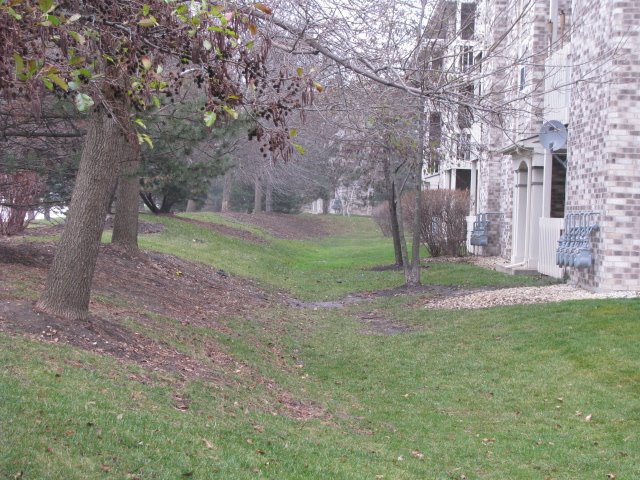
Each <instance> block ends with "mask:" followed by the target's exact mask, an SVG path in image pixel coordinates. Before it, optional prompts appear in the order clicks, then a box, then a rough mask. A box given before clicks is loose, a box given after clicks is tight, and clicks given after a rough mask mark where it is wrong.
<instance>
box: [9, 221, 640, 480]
mask: <svg viewBox="0 0 640 480" xmlns="http://www.w3.org/2000/svg"><path fill="white" fill-rule="evenodd" d="M160 221H162V222H163V223H165V224H166V226H167V230H166V231H165V232H164V233H162V234H156V235H149V236H143V237H142V239H141V244H142V246H143V248H149V249H150V248H154V249H161V250H164V251H172V252H174V253H177V254H180V255H182V256H185V257H187V258H192V259H195V260H199V261H203V262H206V263H210V264H212V265H215V266H216V267H218V268H223V269H225V270H227V271H229V272H232V273H234V274H237V275H244V276H248V277H251V278H255V279H257V280H258V281H259V282H260V283H261V284H263V285H265V286H268V287H269V288H277V289H285V290H288V291H289V292H291V293H293V294H295V295H299V296H301V297H304V298H324V297H327V296H329V297H331V298H335V297H336V296H341V295H344V294H346V293H349V292H351V291H365V290H373V289H377V288H385V287H388V286H394V285H397V284H399V283H401V279H400V276H399V274H398V273H396V272H370V271H368V268H369V267H371V266H374V265H382V264H388V263H391V261H392V252H391V251H390V245H389V241H388V240H385V239H381V238H380V237H379V236H378V234H377V232H376V231H375V229H373V228H371V227H370V226H369V225H368V224H367V223H366V221H365V220H364V219H354V220H353V221H354V222H355V224H356V225H357V227H358V228H356V229H355V230H352V231H351V232H350V233H349V235H344V236H338V237H332V238H329V239H324V240H320V241H307V242H296V241H284V240H276V239H273V238H271V237H269V236H267V235H266V234H265V238H268V239H269V242H270V243H269V244H268V245H266V246H265V245H253V244H247V243H245V242H241V241H239V240H238V241H235V240H229V239H225V237H222V236H220V235H217V234H215V233H214V232H211V231H209V230H205V229H202V228H200V227H198V226H195V225H188V224H184V223H178V221H176V220H174V219H169V218H163V219H160ZM341 221H343V220H341ZM358 222H362V223H358ZM193 239H198V240H200V241H204V242H205V243H204V244H203V243H200V242H193ZM245 257H246V258H245ZM316 270H317V271H316ZM270 272H273V275H270ZM425 278H426V280H427V281H428V282H431V283H443V284H450V285H470V286H480V285H500V284H502V285H511V284H513V282H522V281H523V279H521V278H517V279H514V278H513V277H506V276H503V275H500V274H496V273H494V272H489V273H487V272H484V271H482V270H481V269H478V268H475V267H472V266H469V265H457V266H451V265H437V266H436V265H432V266H431V267H430V268H429V269H427V270H426V271H425ZM338 279H342V280H343V283H337V281H336V280H338ZM316 280H320V281H319V282H317V281H316ZM524 281H526V282H529V283H531V282H533V283H535V282H536V280H524ZM310 283H311V284H310ZM416 299H417V297H415V296H413V297H412V296H408V297H391V298H379V299H377V300H375V301H374V302H370V303H361V304H357V305H353V306H351V307H349V308H346V309H342V310H323V309H317V310H313V309H295V308H288V307H285V306H274V307H273V308H271V309H267V310H265V311H260V312H257V313H256V316H255V318H250V319H246V318H244V319H241V318H230V319H226V321H225V327H227V329H228V330H225V331H224V332H223V331H217V330H215V331H214V330H209V329H205V328H203V327H193V326H190V325H182V324H180V323H179V322H175V321H173V320H170V319H166V318H162V317H159V316H152V315H150V316H149V321H147V322H145V324H144V325H142V324H136V320H135V319H131V318H129V319H125V320H124V322H125V323H126V324H127V325H130V326H131V327H132V328H137V329H138V330H139V331H141V332H142V333H144V334H145V335H148V336H153V337H159V338H160V337H162V336H163V335H164V336H165V337H166V336H167V333H166V332H167V331H168V329H169V328H171V331H172V332H173V333H172V335H171V337H170V339H168V340H170V343H171V345H172V346H173V347H174V348H176V349H177V350H179V351H181V352H192V354H193V355H194V356H195V357H197V356H198V355H199V352H200V351H201V350H202V342H203V340H204V339H205V338H210V339H213V340H215V341H216V342H218V344H219V345H220V348H222V349H223V350H224V351H225V352H227V353H228V354H230V355H233V356H234V358H236V359H237V360H238V361H240V362H242V363H243V364H244V365H246V366H248V367H249V368H251V369H252V371H254V372H255V376H256V377H260V378H268V379H271V381H272V383H273V384H274V385H277V389H279V391H286V392H289V393H290V395H291V396H292V397H293V398H295V399H298V400H299V401H301V402H304V404H306V405H315V406H317V408H318V410H319V412H320V414H319V415H318V416H317V417H316V418H311V419H307V420H300V419H295V418H291V417H287V416H285V415H282V414H278V415H274V414H273V413H274V412H275V411H277V408H276V407H277V406H278V395H277V394H274V391H273V390H272V389H271V388H270V387H268V386H267V384H265V383H260V382H255V381H253V380H252V378H249V377H246V376H245V377H243V376H242V374H240V373H238V374H237V378H236V377H234V378H233V380H234V381H233V382H227V383H224V384H222V383H221V384H208V383H205V382H202V381H184V380H182V379H180V378H179V377H177V376H172V375H169V374H166V373H157V372H156V373H154V372H144V370H142V369H141V367H139V366H136V365H134V364H131V363H127V362H120V361H116V360H114V359H112V358H110V357H106V356H100V355H96V354H90V353H86V352H83V351H80V350H77V349H74V348H71V347H68V346H64V345H57V344H44V343H40V342H37V341H33V340H30V339H27V338H22V337H14V336H10V335H7V334H4V333H0V359H1V360H0V478H33V479H59V478H65V479H85V478H105V479H107V478H108V479H111V478H118V479H120V478H122V479H133V478H138V479H177V478H199V479H218V478H219V479H256V478H270V479H326V478H335V479H464V478H466V479H582V478H594V479H598V478H602V479H607V478H613V477H607V476H608V475H615V478H617V479H635V478H640V453H639V452H640V328H639V326H640V325H639V322H640V320H638V319H640V301H638V300H606V301H605V300H601V301H584V302H563V303H557V304H549V305H534V306H531V305H529V306H514V307H499V308H492V309H485V310H473V311H443V310H428V309H424V308H420V307H419V302H416ZM370 312H375V314H376V315H377V316H378V317H380V318H383V319H385V321H386V322H388V323H390V324H393V325H396V326H399V327H407V331H404V332H401V333H397V334H395V335H382V334H378V335H376V334H371V333H367V332H365V331H363V324H362V323H361V322H360V321H359V320H358V317H359V316H362V315H363V314H365V313H370ZM151 320H153V321H151ZM274 349H277V351H278V352H280V355H279V356H278V355H275V354H274V351H276V350H274ZM142 374H144V375H142ZM141 376H144V377H146V378H147V379H148V380H147V381H145V382H141V381H139V380H136V378H139V377H141ZM176 394H179V395H180V396H181V397H183V398H188V399H189V402H190V406H189V409H188V410H187V411H181V410H178V409H176V408H175V406H174V397H175V395H176Z"/></svg>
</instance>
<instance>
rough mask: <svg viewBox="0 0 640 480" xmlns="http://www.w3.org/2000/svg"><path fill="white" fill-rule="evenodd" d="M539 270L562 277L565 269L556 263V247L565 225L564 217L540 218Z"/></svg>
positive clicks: (552, 275) (551, 275)
mask: <svg viewBox="0 0 640 480" xmlns="http://www.w3.org/2000/svg"><path fill="white" fill-rule="evenodd" d="M539 225H540V239H539V244H538V245H539V257H538V271H539V272H540V273H543V274H545V275H548V276H550V277H555V278H562V276H563V273H564V272H563V270H562V268H560V267H558V266H557V265H556V249H557V248H558V240H559V239H560V234H561V233H562V229H563V227H564V218H546V217H541V218H540V224H539Z"/></svg>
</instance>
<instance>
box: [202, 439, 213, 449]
mask: <svg viewBox="0 0 640 480" xmlns="http://www.w3.org/2000/svg"><path fill="white" fill-rule="evenodd" d="M202 441H203V442H204V445H205V446H206V447H207V448H208V449H212V448H213V445H212V444H211V442H210V441H209V440H207V439H206V438H203V439H202Z"/></svg>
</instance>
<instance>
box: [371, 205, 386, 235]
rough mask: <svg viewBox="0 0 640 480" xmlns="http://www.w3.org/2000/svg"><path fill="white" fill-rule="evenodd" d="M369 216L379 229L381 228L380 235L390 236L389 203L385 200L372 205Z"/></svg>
mask: <svg viewBox="0 0 640 480" xmlns="http://www.w3.org/2000/svg"><path fill="white" fill-rule="evenodd" d="M371 218H373V221H374V222H376V223H377V224H378V226H379V227H380V230H382V235H384V236H385V237H390V236H391V220H390V218H389V204H388V203H387V202H382V203H379V204H378V205H376V206H375V207H373V210H372V211H371Z"/></svg>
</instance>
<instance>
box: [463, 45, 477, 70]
mask: <svg viewBox="0 0 640 480" xmlns="http://www.w3.org/2000/svg"><path fill="white" fill-rule="evenodd" d="M473 60H474V58H473V47H470V46H467V45H465V46H463V47H462V49H461V51H460V70H461V71H463V72H468V71H469V70H471V67H473Z"/></svg>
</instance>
